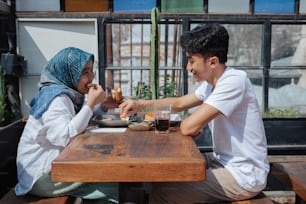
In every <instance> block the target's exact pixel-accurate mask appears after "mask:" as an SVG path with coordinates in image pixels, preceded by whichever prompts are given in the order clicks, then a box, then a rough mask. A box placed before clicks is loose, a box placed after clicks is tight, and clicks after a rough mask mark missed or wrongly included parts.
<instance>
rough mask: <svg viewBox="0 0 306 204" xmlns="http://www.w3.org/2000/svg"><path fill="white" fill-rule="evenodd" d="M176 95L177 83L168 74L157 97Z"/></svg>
mask: <svg viewBox="0 0 306 204" xmlns="http://www.w3.org/2000/svg"><path fill="white" fill-rule="evenodd" d="M175 96H177V83H176V82H175V81H171V78H170V75H167V76H166V82H165V86H164V87H163V89H161V90H160V96H159V98H167V97H175Z"/></svg>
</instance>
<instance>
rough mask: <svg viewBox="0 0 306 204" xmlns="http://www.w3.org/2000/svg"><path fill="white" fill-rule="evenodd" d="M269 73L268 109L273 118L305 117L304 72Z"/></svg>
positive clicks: (305, 84) (305, 72) (305, 87)
mask: <svg viewBox="0 0 306 204" xmlns="http://www.w3.org/2000/svg"><path fill="white" fill-rule="evenodd" d="M288 72H289V71H288V70H275V69H272V70H271V71H270V83H269V109H270V111H271V114H273V115H274V116H275V115H276V116H290V117H301V116H304V117H305V116H306V83H305V81H306V80H305V76H306V70H305V69H304V70H302V69H291V70H290V76H288Z"/></svg>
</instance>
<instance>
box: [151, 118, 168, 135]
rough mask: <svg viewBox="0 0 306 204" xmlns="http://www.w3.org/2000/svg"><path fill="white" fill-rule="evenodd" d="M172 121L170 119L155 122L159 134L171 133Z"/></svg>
mask: <svg viewBox="0 0 306 204" xmlns="http://www.w3.org/2000/svg"><path fill="white" fill-rule="evenodd" d="M169 127H170V120H169V119H158V120H155V128H156V130H157V131H159V132H167V131H169Z"/></svg>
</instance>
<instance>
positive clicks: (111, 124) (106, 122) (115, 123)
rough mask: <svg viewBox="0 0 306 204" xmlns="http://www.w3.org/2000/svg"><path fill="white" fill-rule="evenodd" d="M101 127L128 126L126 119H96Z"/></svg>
mask: <svg viewBox="0 0 306 204" xmlns="http://www.w3.org/2000/svg"><path fill="white" fill-rule="evenodd" d="M96 122H97V123H98V125H99V126H100V127H127V126H128V121H126V120H96Z"/></svg>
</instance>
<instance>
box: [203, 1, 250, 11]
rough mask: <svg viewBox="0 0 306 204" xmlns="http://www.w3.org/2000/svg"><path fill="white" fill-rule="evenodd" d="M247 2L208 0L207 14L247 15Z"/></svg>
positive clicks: (248, 2)
mask: <svg viewBox="0 0 306 204" xmlns="http://www.w3.org/2000/svg"><path fill="white" fill-rule="evenodd" d="M249 4H250V1H248V0H230V1H229V0H209V2H208V12H209V13H227V14H229V13H249V11H250V9H249Z"/></svg>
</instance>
